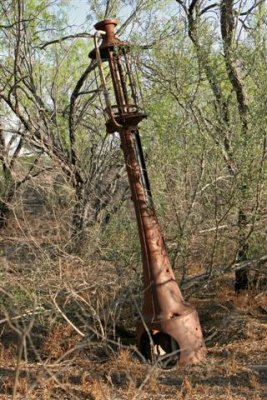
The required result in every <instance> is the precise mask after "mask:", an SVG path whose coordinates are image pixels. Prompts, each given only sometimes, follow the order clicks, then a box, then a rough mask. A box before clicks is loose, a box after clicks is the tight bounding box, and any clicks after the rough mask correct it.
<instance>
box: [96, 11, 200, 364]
mask: <svg viewBox="0 0 267 400" xmlns="http://www.w3.org/2000/svg"><path fill="white" fill-rule="evenodd" d="M116 25H117V21H116V20H113V19H107V20H104V21H101V22H99V23H98V24H96V25H95V28H96V29H97V30H99V31H101V32H103V33H104V36H103V40H102V43H101V45H100V46H99V47H98V46H97V43H96V47H95V49H93V50H92V51H91V52H90V55H89V56H90V57H91V58H92V59H95V60H97V63H98V68H99V74H100V77H101V85H102V90H103V91H104V94H105V99H106V104H107V109H106V110H105V111H106V112H107V113H108V118H107V121H106V127H107V131H108V132H110V133H113V132H119V135H120V139H121V147H122V151H123V154H124V159H125V164H126V169H127V174H128V179H129V185H130V189H131V195H132V201H133V204H134V208H135V214H136V220H137V225H138V232H139V238H140V243H141V249H142V260H143V282H144V292H143V309H142V316H141V318H140V322H138V323H137V340H138V346H139V348H140V350H141V352H142V353H143V354H144V355H145V356H146V357H148V358H153V355H156V356H163V357H165V356H167V355H168V354H170V353H173V351H174V352H176V358H175V362H178V363H179V365H186V364H190V363H198V362H200V361H202V360H203V359H204V357H205V354H206V348H205V344H204V340H203V335H202V331H201V327H200V323H199V319H198V315H197V312H196V310H195V309H194V307H192V306H191V305H190V304H188V303H186V302H185V301H184V299H183V296H182V294H181V291H180V289H179V286H178V283H177V282H176V279H175V276H174V273H173V270H172V267H171V263H170V259H169V256H168V253H167V249H166V246H165V243H164V240H163V236H162V234H161V231H160V226H159V223H158V220H157V217H156V213H155V208H154V205H153V201H152V196H151V191H150V185H149V180H148V176H147V171H146V166H145V161H144V157H143V152H142V146H141V141H140V137H139V132H138V124H139V123H140V122H141V121H142V120H143V119H144V118H146V114H145V113H144V112H143V111H142V109H141V108H140V105H139V104H138V103H137V101H138V96H137V93H136V85H134V84H133V82H134V77H133V76H131V71H130V68H129V64H130V61H129V59H128V57H129V53H130V45H129V43H127V42H122V41H120V39H118V38H117V36H116V35H115V26H116ZM104 62H107V63H108V65H109V70H110V75H111V77H112V86H113V93H114V95H115V96H114V97H115V101H116V104H113V105H112V106H111V105H110V89H108V88H107V87H106V78H105V77H104V68H103V65H102V64H103V63H104ZM123 62H124V63H125V65H126V68H125V70H123ZM129 88H130V89H129ZM128 91H129V93H128ZM129 99H131V102H132V103H131V104H129Z"/></svg>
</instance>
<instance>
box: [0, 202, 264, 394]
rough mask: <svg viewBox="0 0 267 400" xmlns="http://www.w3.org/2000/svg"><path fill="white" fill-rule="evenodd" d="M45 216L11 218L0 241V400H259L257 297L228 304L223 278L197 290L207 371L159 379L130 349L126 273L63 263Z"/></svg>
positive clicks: (130, 280) (88, 262)
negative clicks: (204, 339) (205, 341)
mask: <svg viewBox="0 0 267 400" xmlns="http://www.w3.org/2000/svg"><path fill="white" fill-rule="evenodd" d="M47 215H48V214H45V213H44V212H43V210H41V211H40V212H39V214H38V218H36V215H32V214H29V215H27V217H26V216H25V215H20V217H18V216H15V217H14V218H13V219H12V220H11V222H10V224H9V226H8V228H7V229H6V230H5V231H4V232H3V234H2V238H1V240H0V249H1V258H0V262H1V264H2V265H1V266H2V273H1V286H0V301H1V315H0V319H1V324H0V329H1V342H0V399H27V400H31V399H32V400H37V399H38V400H48V399H81V400H82V399H85V400H115V399H116V400H124V399H125V400H129V399H133V400H138V399H140V400H145V399H149V400H176V399H177V400H191V399H192V400H193V399H198V400H204V399H205V400H208V399H215V398H216V399H223V400H232V399H234V400H241V399H242V400H243V399H251V400H259V399H264V398H267V378H266V375H267V372H266V370H265V371H261V370H257V367H255V366H258V365H263V364H264V365H266V364H267V356H266V354H267V341H266V333H267V311H266V310H267V294H266V292H258V293H245V294H243V295H241V296H239V297H236V296H235V295H234V293H233V289H232V282H231V280H232V276H230V275H229V276H225V277H223V278H220V279H217V280H215V281H211V282H210V283H209V285H206V286H205V288H202V289H200V290H199V292H198V293H197V294H194V297H192V298H191V299H190V301H191V302H192V303H193V304H195V306H196V307H197V309H198V311H199V314H200V319H201V322H202V327H203V330H204V334H205V337H206V338H207V347H208V357H207V361H206V363H205V364H203V365H200V366H193V367H187V368H185V369H174V370H171V371H164V370H161V369H160V368H158V367H157V366H155V365H150V364H146V363H144V362H143V361H142V360H140V357H139V356H138V353H137V351H136V349H135V338H134V320H135V317H136V314H137V310H136V308H135V306H134V301H136V302H137V303H138V302H139V298H138V295H136V294H137V293H138V291H139V287H138V285H139V283H138V282H137V283H136V272H135V271H134V270H127V271H125V270H124V271H122V270H121V269H118V268H117V266H116V265H115V264H114V263H112V262H107V261H101V262H100V260H99V259H96V260H94V259H93V258H92V257H91V258H90V259H89V258H86V257H75V256H73V255H70V254H68V253H67V252H66V251H65V249H66V247H65V246H66V243H67V242H68V232H67V230H66V224H65V223H62V220H61V221H60V220H57V218H56V216H55V215H56V214H55V213H54V214H53V213H51V212H50V214H49V219H48V218H47ZM64 218H65V217H64V214H63V220H64ZM89 253H90V252H89ZM90 254H92V253H90ZM194 268H196V267H195V266H194V265H192V272H194V271H193V269H194ZM197 269H198V267H197ZM133 299H134V301H133ZM19 349H21V350H22V351H21V354H20V357H18V352H19ZM14 388H15V389H16V390H14Z"/></svg>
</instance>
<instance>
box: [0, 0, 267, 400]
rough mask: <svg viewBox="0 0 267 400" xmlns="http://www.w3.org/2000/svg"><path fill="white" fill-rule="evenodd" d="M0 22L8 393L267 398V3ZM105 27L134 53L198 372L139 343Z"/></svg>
mask: <svg viewBox="0 0 267 400" xmlns="http://www.w3.org/2000/svg"><path fill="white" fill-rule="evenodd" d="M0 10H1V11H0V229H1V230H0V253H1V254H0V265H1V272H0V273H1V275H0V325H1V340H0V351H1V352H0V398H3V399H8V398H12V399H19V398H21V399H54V398H55V399H59V398H60V399H62V398H64V399H101V400H102V399H113V400H115V399H146V398H147V399H155V400H158V399H170V400H171V399H209V398H210V399H212V398H222V399H233V398H234V399H261V398H266V396H267V388H266V383H267V380H266V352H267V343H266V327H267V317H266V313H267V295H266V261H267V255H266V236H267V235H266V234H267V228H266V227H267V223H266V222H267V221H266V219H267V196H266V145H267V143H266V138H267V136H266V134H267V128H266V126H267V113H266V104H267V42H266V40H267V29H266V24H267V7H266V2H265V1H264V0H258V1H256V0H253V1H252V0H239V1H235V2H234V1H233V0H221V1H220V2H214V3H213V2H212V1H208V0H191V1H188V0H184V1H183V0H177V1H174V0H170V1H169V0H166V1H161V2H158V1H154V0H88V1H84V2H77V1H74V0H62V1H60V0H56V1H53V0H24V1H23V0H5V1H3V0H2V1H1V2H0ZM81 10H83V11H81ZM106 17H116V18H118V19H119V21H120V23H119V26H118V34H119V35H120V37H122V38H124V39H125V40H129V41H130V42H131V43H132V45H133V46H132V50H133V53H134V60H135V64H136V67H137V72H138V76H139V80H140V85H141V88H142V93H143V97H144V103H145V106H146V111H147V113H148V116H149V117H148V119H147V121H146V122H143V123H142V126H141V135H142V141H143V146H144V151H145V156H146V162H147V166H148V173H149V176H150V179H151V185H152V190H153V196H154V200H155V204H156V207H157V213H158V217H159V220H160V224H161V227H162V231H163V233H164V237H165V239H166V243H167V246H168V249H169V254H170V258H171V260H172V265H173V268H174V271H175V273H176V276H177V279H178V280H179V283H180V285H181V288H182V291H183V293H184V295H185V297H186V299H189V300H190V302H191V303H192V304H194V305H196V307H197V309H198V311H199V314H200V319H201V322H202V327H203V330H204V334H205V338H206V341H207V346H208V349H209V355H208V359H207V363H206V364H205V365H202V366H197V367H191V368H188V369H185V370H180V371H178V370H174V371H171V372H166V371H162V370H161V369H160V368H159V367H158V365H157V364H156V365H149V364H145V363H143V362H142V360H140V354H138V351H137V350H136V348H135V338H134V330H135V321H136V318H138V312H139V309H140V307H141V300H142V299H141V297H142V268H141V256H140V247H139V241H138V235H137V229H136V222H135V218H134V213H133V210H132V204H131V201H130V194H129V189H128V183H127V178H126V172H125V169H124V165H123V159H122V154H121V150H120V146H119V141H118V137H117V136H116V135H113V136H111V135H107V134H106V131H105V120H104V116H103V105H102V104H101V102H100V100H99V96H98V94H99V93H98V92H97V86H96V70H95V68H94V65H93V63H91V62H90V60H89V58H88V53H89V51H90V50H91V49H92V47H93V45H94V44H93V39H92V33H93V32H94V30H93V25H94V23H95V22H97V21H98V20H101V19H103V18H106ZM247 288H248V290H245V291H243V290H241V289H247ZM235 291H236V293H237V294H238V296H237V295H236V293H235Z"/></svg>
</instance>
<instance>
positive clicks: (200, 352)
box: [137, 309, 206, 366]
mask: <svg viewBox="0 0 267 400" xmlns="http://www.w3.org/2000/svg"><path fill="white" fill-rule="evenodd" d="M137 337H138V347H139V349H140V352H141V353H142V355H143V356H144V357H145V358H146V359H150V360H152V361H153V358H154V359H156V360H160V359H163V360H166V362H167V363H168V362H169V363H170V364H171V365H173V364H174V363H175V364H178V366H185V365H188V364H198V363H200V362H201V361H203V360H204V358H205V356H206V346H205V343H204V341H203V336H202V331H201V327H200V323H199V319H198V314H197V312H196V310H195V309H193V310H192V311H191V312H189V313H188V314H186V315H181V316H179V317H175V318H172V319H170V320H165V321H157V322H146V326H144V324H143V323H142V322H139V323H138V324H137ZM149 350H150V352H149ZM168 354H169V355H170V357H169V358H168ZM168 359H169V360H168Z"/></svg>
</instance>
